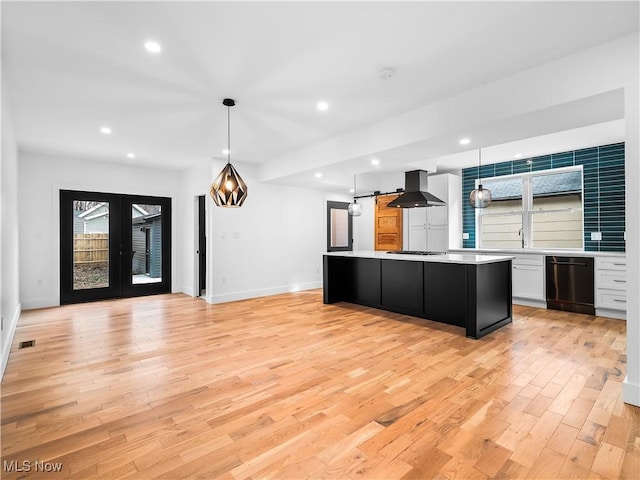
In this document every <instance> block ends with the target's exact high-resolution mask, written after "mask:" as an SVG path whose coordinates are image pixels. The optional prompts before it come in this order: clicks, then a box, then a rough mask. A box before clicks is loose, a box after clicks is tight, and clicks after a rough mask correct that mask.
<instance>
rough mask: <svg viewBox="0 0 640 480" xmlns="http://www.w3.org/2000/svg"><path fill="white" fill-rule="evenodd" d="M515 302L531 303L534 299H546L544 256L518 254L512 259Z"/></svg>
mask: <svg viewBox="0 0 640 480" xmlns="http://www.w3.org/2000/svg"><path fill="white" fill-rule="evenodd" d="M511 268H512V278H511V283H512V294H513V303H517V304H525V305H529V304H531V303H530V302H527V300H533V301H546V296H545V276H544V256H542V255H516V258H515V259H513V261H512V266H511Z"/></svg>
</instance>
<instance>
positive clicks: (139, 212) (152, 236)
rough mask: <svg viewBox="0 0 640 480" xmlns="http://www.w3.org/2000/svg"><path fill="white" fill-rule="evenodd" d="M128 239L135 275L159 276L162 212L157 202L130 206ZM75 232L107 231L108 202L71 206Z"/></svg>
mask: <svg viewBox="0 0 640 480" xmlns="http://www.w3.org/2000/svg"><path fill="white" fill-rule="evenodd" d="M131 218H132V222H131V243H132V260H131V261H132V265H131V270H132V273H133V274H134V275H149V277H151V278H161V277H162V213H161V212H160V210H159V206H157V205H144V206H141V205H137V204H133V205H132V206H131ZM73 233H74V235H86V234H94V233H106V234H108V233H109V205H108V203H107V202H101V203H98V204H96V205H94V206H92V207H91V208H88V209H86V210H80V209H79V210H74V218H73Z"/></svg>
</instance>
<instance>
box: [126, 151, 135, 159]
mask: <svg viewBox="0 0 640 480" xmlns="http://www.w3.org/2000/svg"><path fill="white" fill-rule="evenodd" d="M127 158H136V154H135V153H133V152H129V153H127Z"/></svg>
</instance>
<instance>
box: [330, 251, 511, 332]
mask: <svg viewBox="0 0 640 480" xmlns="http://www.w3.org/2000/svg"><path fill="white" fill-rule="evenodd" d="M323 269H324V271H323V277H324V278H323V282H324V283H323V285H324V291H323V295H324V303H326V304H329V303H336V302H350V303H357V304H360V305H365V306H368V307H374V308H379V309H382V310H387V311H391V312H397V313H403V314H405V315H411V316H414V317H421V318H426V319H429V320H434V321H436V322H441V323H447V324H450V325H456V326H459V327H463V328H465V329H466V336H467V337H471V338H480V337H482V336H484V335H487V334H488V333H491V332H492V331H494V330H496V329H498V328H500V327H501V326H504V325H506V324H507V323H510V322H511V260H510V259H509V260H504V261H500V262H497V263H487V264H476V263H470V264H461V263H452V262H437V261H429V262H425V261H420V260H407V261H405V260H397V259H384V258H383V259H381V258H370V257H356V256H340V255H325V256H324V258H323Z"/></svg>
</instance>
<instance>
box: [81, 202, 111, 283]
mask: <svg viewBox="0 0 640 480" xmlns="http://www.w3.org/2000/svg"><path fill="white" fill-rule="evenodd" d="M109 213H110V209H109V202H99V201H91V200H74V201H73V289H74V290H84V289H87V288H106V287H108V286H109Z"/></svg>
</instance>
